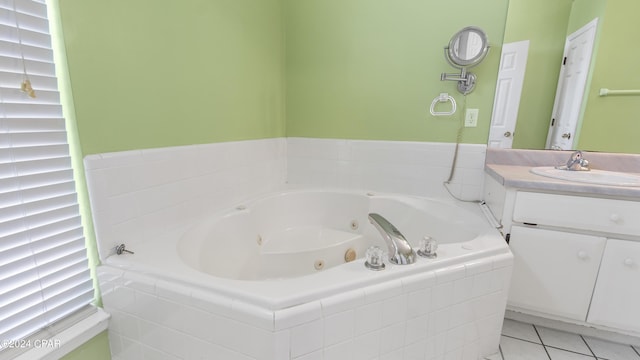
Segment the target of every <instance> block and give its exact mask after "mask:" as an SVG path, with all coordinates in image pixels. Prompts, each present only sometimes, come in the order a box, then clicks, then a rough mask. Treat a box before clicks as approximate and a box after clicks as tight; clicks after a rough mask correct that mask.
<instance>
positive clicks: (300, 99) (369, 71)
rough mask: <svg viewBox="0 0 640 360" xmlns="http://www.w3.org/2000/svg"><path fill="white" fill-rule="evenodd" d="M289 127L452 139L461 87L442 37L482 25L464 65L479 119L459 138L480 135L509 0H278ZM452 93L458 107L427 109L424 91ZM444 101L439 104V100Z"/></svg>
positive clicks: (325, 134) (326, 133)
mask: <svg viewBox="0 0 640 360" xmlns="http://www.w3.org/2000/svg"><path fill="white" fill-rule="evenodd" d="M285 4H286V6H285V10H286V15H285V19H286V78H287V92H286V99H287V116H286V118H287V121H286V129H287V131H286V132H287V135H288V136H304V137H322V138H349V139H383V140H412V141H438V142H453V141H455V139H456V134H457V129H458V127H459V124H460V120H461V118H462V116H461V115H462V114H463V109H462V107H463V104H464V99H463V96H462V95H460V94H459V93H458V92H457V91H456V83H455V82H441V81H440V73H441V72H456V71H455V69H454V68H452V67H451V66H450V65H448V63H447V62H446V60H445V58H444V54H443V47H444V46H445V45H447V44H448V42H449V39H450V38H451V36H452V35H453V34H455V33H456V32H457V31H458V30H460V29H461V28H463V27H465V26H468V25H477V26H480V27H482V28H483V29H484V30H485V31H486V32H487V34H488V36H489V41H490V44H491V45H492V48H491V51H490V54H489V56H488V57H487V58H486V59H485V61H484V62H483V63H482V64H480V65H479V66H478V67H476V68H474V69H473V70H472V71H473V72H476V73H477V75H478V85H477V87H476V90H475V91H474V92H473V93H471V94H470V95H468V96H467V106H468V107H471V108H479V109H480V116H479V126H478V127H476V128H465V130H464V132H463V138H462V140H463V142H467V143H486V141H487V136H488V131H489V123H490V119H491V111H492V107H493V95H494V91H495V86H496V79H497V70H498V64H499V61H500V52H501V45H502V38H503V35H504V23H505V18H506V10H507V0H485V1H468V0H452V1H424V0H306V1H299V0H285ZM441 92H448V93H450V94H451V95H454V96H455V98H456V100H457V101H458V103H459V111H458V112H457V113H456V115H455V116H453V117H433V116H431V115H430V114H429V106H430V105H431V101H432V100H433V99H434V98H435V97H436V96H438V94H439V93H441ZM439 110H444V109H439Z"/></svg>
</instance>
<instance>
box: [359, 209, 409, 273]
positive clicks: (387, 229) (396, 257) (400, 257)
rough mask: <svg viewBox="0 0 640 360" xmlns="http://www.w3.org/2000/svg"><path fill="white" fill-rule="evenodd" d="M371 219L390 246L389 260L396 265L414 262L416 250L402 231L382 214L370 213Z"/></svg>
mask: <svg viewBox="0 0 640 360" xmlns="http://www.w3.org/2000/svg"><path fill="white" fill-rule="evenodd" d="M369 221H370V222H371V224H372V225H373V226H374V227H375V228H376V229H378V231H379V232H380V234H381V235H382V237H383V238H384V241H385V242H386V243H387V247H388V248H389V261H390V262H392V263H394V264H396V265H408V264H413V263H414V262H415V261H416V252H415V251H414V250H413V248H411V245H410V244H409V242H408V241H407V239H405V237H404V236H403V235H402V233H401V232H400V231H399V230H398V229H397V228H396V227H395V226H393V224H391V223H390V222H389V221H388V220H387V219H385V218H384V217H382V216H381V215H380V214H376V213H371V214H369Z"/></svg>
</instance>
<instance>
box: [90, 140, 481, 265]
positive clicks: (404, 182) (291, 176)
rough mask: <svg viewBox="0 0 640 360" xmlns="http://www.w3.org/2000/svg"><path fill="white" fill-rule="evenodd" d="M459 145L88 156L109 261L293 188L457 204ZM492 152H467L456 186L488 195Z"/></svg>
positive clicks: (467, 194) (337, 145) (272, 144)
mask: <svg viewBox="0 0 640 360" xmlns="http://www.w3.org/2000/svg"><path fill="white" fill-rule="evenodd" d="M454 149H455V144H449V143H426V142H406V141H370V140H339V139H338V140H336V139H312V138H276V139H263V140H247V141H236V142H224V143H214V144H204V145H191V146H180V147H169V148H159V149H148V150H134V151H124V152H118V153H105V154H96V155H89V156H87V157H85V159H84V164H85V171H86V176H87V183H88V187H89V195H90V199H91V209H92V214H93V220H94V225H95V231H96V236H97V238H98V244H99V246H98V252H99V254H100V258H101V259H102V260H104V259H105V258H106V257H107V256H109V255H111V254H113V249H114V247H115V246H117V245H118V244H122V243H124V244H126V245H127V247H128V248H129V249H131V250H134V251H135V244H136V242H138V241H153V239H155V238H158V237H159V235H161V234H163V233H166V232H167V231H171V230H174V229H176V228H179V227H180V226H181V225H186V224H188V223H189V222H191V221H192V220H193V219H195V218H197V217H199V216H202V214H207V213H210V212H212V211H216V210H221V209H226V208H229V207H232V206H235V205H236V204H238V203H240V202H242V201H243V200H245V199H248V198H252V197H254V196H255V195H258V194H262V193H267V192H272V191H277V190H280V189H282V188H283V187H285V186H287V185H289V186H293V187H295V186H314V187H325V188H326V187H333V188H335V187H339V188H347V189H367V190H373V191H384V192H393V193H403V194H409V195H419V196H427V197H435V198H449V194H447V192H446V190H445V188H444V186H443V184H442V182H443V181H445V180H446V179H447V178H448V176H449V172H450V169H451V164H452V160H453V154H454ZM485 154H486V146H485V145H473V144H461V145H460V149H459V155H458V160H457V166H456V172H455V176H454V178H453V180H452V184H451V185H450V186H449V188H450V189H451V191H452V193H453V194H454V195H456V196H457V197H460V198H463V199H467V200H477V199H481V197H482V187H483V182H484V160H485Z"/></svg>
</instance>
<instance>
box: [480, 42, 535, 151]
mask: <svg viewBox="0 0 640 360" xmlns="http://www.w3.org/2000/svg"><path fill="white" fill-rule="evenodd" d="M528 55H529V40H525V41H518V42H513V43H508V44H503V46H502V55H501V56H500V71H499V72H498V83H497V85H496V96H495V98H494V99H493V114H492V115H491V129H490V131H489V142H488V146H489V147H497V148H505V149H510V148H511V145H512V144H513V134H514V132H515V129H516V122H517V121H518V108H519V107H520V94H521V93H522V83H523V82H524V73H525V70H526V68H527V56H528Z"/></svg>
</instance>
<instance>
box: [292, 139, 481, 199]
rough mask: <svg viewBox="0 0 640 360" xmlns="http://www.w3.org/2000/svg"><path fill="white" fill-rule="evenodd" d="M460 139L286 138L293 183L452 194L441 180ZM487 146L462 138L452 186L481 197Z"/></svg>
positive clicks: (457, 191)
mask: <svg viewBox="0 0 640 360" xmlns="http://www.w3.org/2000/svg"><path fill="white" fill-rule="evenodd" d="M454 150H455V144H451V143H430V142H410V141H374V140H341V139H311V138H287V181H288V183H289V184H290V185H306V186H315V187H328V188H331V187H333V188H335V187H339V188H347V189H367V190H375V191H384V192H391V193H403V194H409V195H419V196H427V197H438V198H442V197H449V195H448V194H447V192H446V190H445V188H444V187H443V185H442V183H443V182H444V181H445V180H447V178H448V177H449V173H450V171H451V165H452V162H453V155H454ZM486 150H487V147H486V145H479V144H461V145H460V147H459V153H458V158H457V162H456V170H455V174H454V178H453V180H452V182H451V184H450V185H449V188H450V189H451V192H452V193H453V194H454V195H456V196H457V197H460V198H463V199H465V200H479V199H481V198H482V188H483V183H484V162H485V155H486Z"/></svg>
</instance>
